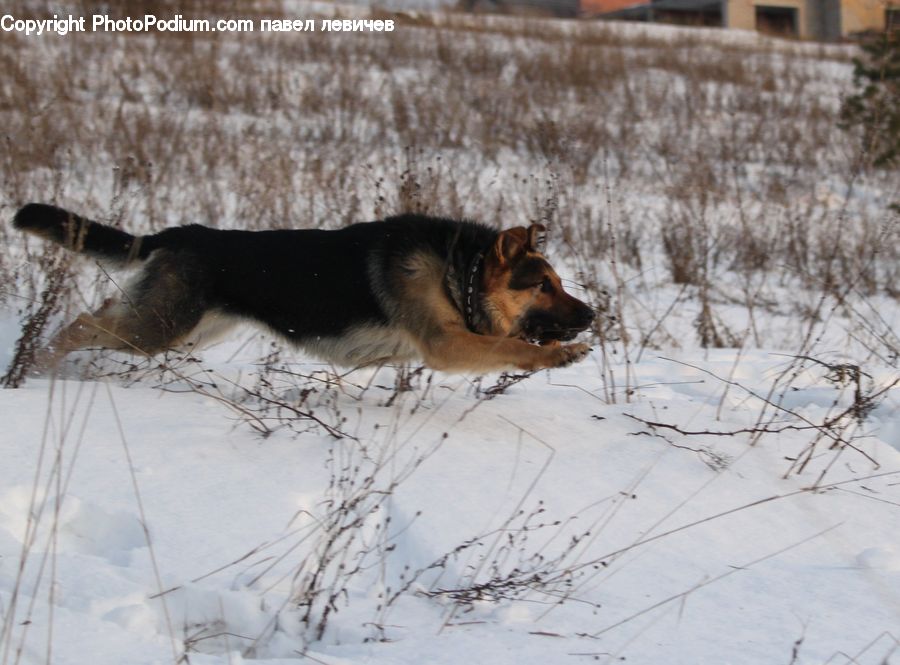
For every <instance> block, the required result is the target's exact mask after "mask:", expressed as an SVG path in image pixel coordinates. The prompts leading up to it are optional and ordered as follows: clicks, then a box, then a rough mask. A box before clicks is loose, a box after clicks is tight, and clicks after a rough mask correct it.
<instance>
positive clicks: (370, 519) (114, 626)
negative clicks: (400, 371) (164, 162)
mask: <svg viewBox="0 0 900 665" xmlns="http://www.w3.org/2000/svg"><path fill="white" fill-rule="evenodd" d="M8 329H9V326H8V325H7V326H5V327H4V330H7V331H8ZM246 341H247V340H246V339H236V340H234V341H231V342H228V343H226V344H223V345H222V346H221V347H218V348H216V349H213V350H211V351H210V352H209V353H208V354H206V355H205V356H204V361H203V367H204V368H205V369H206V370H208V371H209V372H214V373H215V374H214V375H210V374H208V373H204V374H203V377H204V381H205V382H207V383H205V384H204V385H206V388H201V389H198V390H204V391H205V390H212V388H211V387H210V384H211V382H212V381H218V382H220V383H226V382H227V379H229V378H231V379H236V378H237V375H238V374H239V373H241V372H243V373H247V374H249V373H252V372H253V371H254V362H255V361H256V360H257V359H258V358H259V357H260V352H262V351H264V348H259V347H260V346H261V343H260V340H258V339H251V340H250V341H249V343H245V342H246ZM735 360H736V358H735V352H734V351H727V350H725V351H716V352H711V353H710V354H708V355H707V356H706V357H697V356H696V355H694V354H686V355H684V356H682V357H680V358H679V357H674V358H671V359H663V358H661V357H655V356H654V357H653V358H648V359H647V360H645V361H643V362H642V363H641V364H640V365H639V366H638V367H637V368H636V376H635V380H636V384H637V388H636V389H635V393H634V395H632V398H631V403H629V404H626V403H624V400H622V399H621V397H620V399H619V402H618V403H617V404H609V403H606V402H605V401H604V400H603V399H601V398H600V397H599V395H600V394H601V393H602V390H603V388H602V386H601V381H600V379H599V377H598V375H599V368H598V360H597V358H596V357H592V358H590V359H588V360H587V361H586V362H585V363H583V364H581V365H579V366H577V367H573V368H569V369H565V370H558V371H551V372H543V373H540V374H538V375H536V376H533V377H531V378H530V379H528V380H527V381H524V382H522V383H519V384H517V385H515V386H513V387H511V388H509V389H508V390H507V391H506V393H504V394H502V395H499V396H496V397H495V398H493V399H489V400H485V399H484V396H483V395H482V396H479V395H478V394H477V393H476V391H475V388H474V387H473V384H472V382H471V380H470V379H466V378H456V377H446V376H436V377H434V380H433V381H432V382H431V383H430V385H429V386H427V387H425V386H419V387H418V388H416V389H415V390H412V391H410V392H406V393H402V394H400V395H398V396H397V397H396V400H395V401H394V402H393V404H392V405H391V406H387V405H386V402H387V401H388V399H389V398H390V396H391V395H393V388H392V384H393V378H392V376H391V372H390V371H389V370H382V371H381V372H378V373H375V374H373V373H371V371H365V370H359V371H357V372H354V373H351V374H349V375H348V376H346V377H344V379H343V381H342V384H341V385H330V386H327V387H320V388H319V394H317V395H316V396H315V397H313V398H311V399H308V400H307V402H306V405H307V406H306V408H308V409H309V410H310V411H312V412H313V413H314V414H315V415H317V416H318V417H321V418H323V419H325V420H326V422H327V423H329V424H333V425H336V426H338V427H340V429H341V431H342V432H345V433H346V436H345V437H344V438H335V437H333V436H330V435H328V434H326V433H324V432H323V431H321V430H319V431H310V432H306V433H303V434H300V435H296V434H294V433H292V432H290V431H288V430H286V429H285V430H281V431H276V432H275V433H273V434H271V435H270V436H268V437H264V438H263V437H261V436H260V435H259V434H257V433H255V432H254V431H253V429H252V428H251V427H250V426H249V425H248V424H247V423H246V422H241V419H240V418H237V417H236V415H235V414H236V412H235V411H234V410H233V409H232V408H230V407H228V406H226V405H223V404H222V403H220V402H218V401H217V400H213V399H211V398H210V397H208V396H206V395H203V394H201V393H200V392H194V391H190V392H183V391H184V390H188V386H189V385H191V384H193V385H197V381H196V380H195V381H194V382H189V381H188V380H171V381H166V382H165V386H166V387H165V389H161V388H160V387H159V386H154V385H152V384H153V381H148V380H147V377H145V378H144V380H142V381H140V382H138V383H136V384H133V385H129V386H125V385H122V384H121V383H120V382H118V381H116V380H105V381H89V382H82V381H75V380H58V381H55V382H51V381H49V380H47V379H41V380H33V381H30V382H29V383H28V384H27V385H26V386H25V387H24V388H21V389H19V390H14V391H5V392H4V393H3V394H2V398H3V400H2V403H3V410H4V428H3V433H2V436H0V450H2V455H3V459H4V461H5V463H4V464H3V466H2V469H0V487H2V488H3V492H2V495H0V556H2V559H0V562H2V567H0V593H2V596H0V597H2V600H3V608H4V619H5V621H6V624H5V630H6V632H5V640H4V650H5V651H4V658H5V659H7V660H8V661H9V662H28V663H31V662H41V663H43V662H48V661H50V662H58V663H87V662H90V663H98V664H99V663H121V662H129V663H156V662H171V661H172V660H173V659H177V658H178V657H180V656H181V654H182V653H184V652H185V650H187V653H188V654H189V659H190V662H196V663H226V662H244V660H250V659H259V660H260V661H261V662H272V663H275V662H285V661H286V660H290V659H292V658H298V657H299V656H298V652H300V651H303V652H304V653H306V654H307V658H309V659H310V660H312V661H313V662H317V661H321V662H326V663H355V662H376V663H415V662H429V663H459V662H461V661H463V660H473V659H474V660H475V661H476V662H490V663H523V662H524V663H548V662H553V663H557V662H579V661H580V660H587V661H591V662H593V661H597V660H599V661H600V662H618V661H620V660H621V659H626V660H627V661H628V662H638V663H660V662H667V663H726V662H727V663H770V662H799V663H823V662H857V663H873V664H874V663H882V662H893V659H896V654H897V649H898V646H897V642H896V639H895V636H896V633H897V620H898V616H900V592H898V588H900V587H898V584H897V582H898V580H900V549H898V546H897V536H896V534H897V528H898V526H900V518H898V512H897V511H898V502H900V489H898V488H900V452H898V451H897V450H896V449H894V448H892V447H891V446H890V445H888V443H891V442H892V443H893V444H894V445H897V444H898V440H900V427H898V424H897V405H896V402H885V403H882V404H881V405H880V406H879V407H878V408H876V409H875V410H874V412H873V413H872V414H871V415H870V416H869V417H868V419H867V420H866V423H865V426H864V428H863V429H864V430H865V432H866V436H865V437H864V438H856V439H854V442H853V445H854V447H855V448H857V449H858V450H850V449H845V448H841V449H837V450H831V449H829V445H828V444H829V443H830V442H829V441H828V440H827V439H826V440H824V441H821V442H820V443H819V447H818V449H817V450H816V451H815V452H814V454H813V455H812V461H811V462H810V464H809V466H808V467H807V469H806V470H805V471H804V472H803V473H802V474H799V475H796V476H792V477H790V478H787V479H785V477H784V476H785V474H786V473H787V472H788V470H789V469H791V468H792V466H793V465H794V464H795V462H794V461H793V460H796V459H797V458H798V457H802V456H803V455H805V454H807V453H808V452H809V446H810V441H811V439H812V438H813V437H812V436H811V432H809V431H803V430H801V431H785V432H782V433H780V434H769V435H766V436H764V437H762V438H761V439H760V440H759V442H758V443H757V444H756V445H751V440H750V436H749V435H747V434H736V435H734V436H717V435H712V434H704V435H700V434H698V435H689V436H681V435H678V434H676V433H675V432H673V431H668V430H666V429H663V428H659V427H657V428H652V427H650V426H648V425H646V424H645V423H642V422H639V421H638V420H635V419H634V418H640V419H643V420H646V421H651V422H656V423H669V424H672V425H676V426H678V427H680V428H682V429H684V430H691V431H710V432H725V431H738V430H741V429H742V428H747V427H753V426H754V423H755V419H756V416H757V414H758V410H759V407H760V402H759V401H758V400H756V399H753V398H751V397H748V391H754V392H755V393H757V394H764V393H765V392H766V390H767V389H768V386H769V384H770V382H771V380H772V377H773V375H774V374H776V373H777V372H778V371H779V370H780V369H781V368H783V366H784V365H785V359H784V358H783V357H779V356H776V355H773V354H770V353H765V352H761V351H760V352H749V353H746V354H745V355H744V356H743V357H742V358H740V359H739V361H738V362H737V363H736V364H735ZM682 363H688V364H682ZM290 369H291V370H292V371H295V372H300V373H305V372H316V371H319V372H321V371H322V368H321V367H317V366H315V365H310V364H293V363H292V364H291V365H290ZM273 371H274V370H273ZM707 372H712V373H714V374H717V375H719V376H722V377H731V379H730V380H732V381H734V382H736V383H740V384H741V386H742V388H741V389H738V388H736V387H735V386H732V387H731V389H730V390H729V391H728V392H727V394H725V385H724V384H723V383H722V382H720V381H717V380H715V379H713V378H712V377H711V375H710V374H708V373H707ZM802 374H803V376H802V378H800V379H799V380H798V381H797V382H796V383H797V386H798V389H796V390H793V391H792V394H791V395H790V396H789V397H788V398H787V399H786V400H785V401H784V402H783V406H784V407H785V408H788V409H790V410H791V411H792V412H794V413H797V414H798V415H799V416H801V417H802V418H803V419H806V420H808V421H810V422H819V421H821V420H823V419H825V418H827V415H828V414H834V411H835V409H834V402H835V400H836V398H837V396H838V394H839V392H840V391H839V390H837V389H836V388H835V387H834V386H833V385H830V384H828V383H827V382H825V381H824V380H823V379H822V372H818V371H816V370H815V369H813V370H809V371H806V372H803V373H802ZM272 376H278V374H277V372H275V373H274V374H273V375H272ZM322 376H324V374H323V375H322ZM248 385H255V383H254V382H253V381H249V382H248ZM361 385H367V386H369V387H368V388H366V389H363V388H360V387H359V386H361ZM237 392H238V391H237V390H236V389H235V388H233V387H232V388H230V389H224V393H226V394H230V395H231V396H232V397H234V398H235V402H237V403H241V404H243V406H244V407H245V408H247V409H250V410H254V412H255V413H256V414H257V415H262V414H263V413H264V411H262V410H260V409H258V403H254V402H253V401H252V400H246V399H245V400H238V399H237V398H236V397H235V395H236V393H237ZM275 392H277V393H278V394H280V395H282V396H285V392H284V391H283V390H281V389H279V390H276V391H275ZM723 395H724V398H723ZM284 398H285V399H286V400H290V399H291V396H290V395H288V396H286V397H284ZM293 403H295V404H296V403H297V402H296V401H295V402H293ZM782 415H783V414H782ZM282 417H283V418H286V416H282ZM783 420H784V419H783V418H782V417H779V418H776V420H775V424H773V428H777V423H781V422H783ZM271 422H275V421H271ZM307 422H308V421H306V422H303V421H300V422H296V423H295V424H296V425H301V426H302V428H305V426H306V423H307ZM145 527H146V530H145ZM23 557H24V566H21V567H20V563H22V562H23ZM314 575H318V578H317V582H315V583H314V582H313V581H312V577H313V576H314ZM311 589H315V593H313V592H312V591H311ZM304 598H305V599H306V602H311V606H309V607H311V610H312V611H311V614H310V616H309V617H307V616H306V611H307V609H308V606H307V605H305V604H304V603H303V600H302V599H304ZM298 599H300V602H298ZM329 606H331V607H332V613H327V612H326V608H327V607H329ZM320 629H322V631H321V635H320ZM792 654H796V655H792ZM792 658H793V659H794V660H793V661H792ZM851 658H852V660H851ZM242 659H243V660H242Z"/></svg>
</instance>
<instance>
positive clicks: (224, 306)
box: [13, 203, 594, 372]
mask: <svg viewBox="0 0 900 665" xmlns="http://www.w3.org/2000/svg"><path fill="white" fill-rule="evenodd" d="M13 224H14V225H15V227H16V228H18V229H22V230H24V231H27V232H29V233H32V234H34V235H37V236H40V237H42V238H46V239H49V240H52V241H54V242H57V243H60V244H61V245H63V246H64V247H66V248H67V249H70V250H73V251H76V252H82V253H84V254H87V255H88V256H92V257H94V258H96V259H99V260H100V261H101V262H105V263H107V264H112V265H113V266H118V267H128V266H133V265H135V264H138V263H141V264H142V268H141V271H140V272H139V273H138V275H137V276H136V278H135V279H134V280H133V281H132V282H131V284H130V285H129V286H128V287H127V288H125V289H124V292H123V293H122V295H121V296H120V297H117V298H110V299H108V300H107V301H106V302H105V303H104V304H103V306H102V307H100V309H98V310H97V311H96V312H94V313H93V314H88V313H84V314H81V315H80V316H79V317H78V318H77V319H76V320H75V321H74V322H73V323H71V324H70V325H69V326H68V327H66V328H64V329H63V330H62V331H61V332H60V333H59V334H58V335H56V337H55V338H54V339H53V340H52V341H51V342H50V344H49V346H48V348H47V349H46V350H45V351H44V353H43V356H42V358H41V360H40V361H39V364H41V365H43V366H45V367H52V366H54V365H56V364H57V363H58V362H59V361H60V360H61V359H62V358H63V356H65V355H66V354H67V353H69V352H71V351H75V350H77V349H82V348H86V347H105V348H109V349H120V350H130V351H133V352H137V353H141V354H145V355H152V354H155V353H159V352H161V351H165V350H166V349H169V348H172V347H176V346H178V345H179V344H184V343H186V342H188V341H189V340H191V339H192V338H196V336H197V335H198V334H201V336H202V333H203V331H208V330H209V329H210V328H211V327H219V328H221V327H222V324H223V322H224V323H231V322H235V321H238V320H241V319H245V320H246V319H249V320H253V321H256V322H258V323H262V324H264V325H265V326H267V327H268V328H270V329H271V330H273V331H275V332H276V333H278V334H279V335H281V336H283V337H285V338H287V339H288V340H289V341H291V342H293V343H294V344H296V345H297V346H300V347H302V348H303V349H305V350H307V351H308V352H310V353H311V354H313V355H315V356H317V357H319V358H322V359H324V360H328V361H330V362H333V363H335V364H337V365H343V366H351V367H352V366H361V365H366V364H370V363H380V362H385V361H391V360H399V361H402V360H411V359H416V358H418V359H422V360H424V362H425V364H427V365H428V366H429V367H431V368H433V369H438V370H445V371H451V372H488V371H492V370H503V369H512V368H517V369H520V370H535V369H540V368H544V367H562V366H565V365H569V364H571V363H573V362H576V361H578V360H581V359H582V358H584V357H585V356H586V355H587V353H588V351H589V350H590V349H589V348H588V346H587V345H586V344H566V345H564V344H560V342H565V341H569V340H572V339H574V338H575V336H576V335H577V334H578V333H579V332H581V331H583V330H585V329H587V328H588V327H589V326H590V325H591V322H592V321H593V319H594V312H593V310H592V309H591V308H590V307H588V306H587V305H586V304H585V303H583V302H581V301H580V300H578V299H576V298H573V297H572V296H571V295H569V294H567V293H566V292H565V291H564V290H563V287H562V284H561V283H560V279H559V276H558V275H557V274H556V273H555V272H554V271H553V269H552V268H551V267H550V264H549V263H547V260H546V259H545V258H544V257H543V256H542V255H541V254H540V253H539V252H538V250H537V244H538V236H539V233H540V232H542V231H543V230H544V227H542V226H540V225H538V224H534V225H532V226H530V227H528V228H526V227H523V226H519V227H515V228H512V229H507V230H506V231H502V232H498V231H496V230H494V229H491V228H489V227H487V226H484V225H482V224H478V223H475V222H470V221H455V220H450V219H440V218H431V217H424V216H420V215H401V216H398V217H391V218H389V219H386V220H383V221H378V222H365V223H360V224H353V225H352V226H348V227H346V228H343V229H339V230H336V231H323V230H316V229H311V230H272V231H226V230H219V229H214V228H210V227H206V226H201V225H198V224H191V225H189V226H181V227H175V228H168V229H165V230H163V231H161V232H159V233H155V234H153V235H146V236H134V235H131V234H129V233H126V232H125V231H121V230H119V229H116V228H113V227H111V226H106V225H103V224H99V223H97V222H93V221H90V220H88V219H85V218H83V217H80V216H78V215H75V214H73V213H70V212H68V211H66V210H63V209H61V208H57V207H55V206H50V205H44V204H38V203H30V204H28V205H26V206H25V207H23V208H22V209H21V210H19V212H18V213H17V214H16V216H15V218H14V220H13Z"/></svg>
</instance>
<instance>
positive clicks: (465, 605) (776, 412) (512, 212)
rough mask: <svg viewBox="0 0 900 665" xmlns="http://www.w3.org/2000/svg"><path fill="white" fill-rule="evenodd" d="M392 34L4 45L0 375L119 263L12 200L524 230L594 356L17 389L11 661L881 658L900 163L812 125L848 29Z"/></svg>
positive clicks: (269, 218)
mask: <svg viewBox="0 0 900 665" xmlns="http://www.w3.org/2000/svg"><path fill="white" fill-rule="evenodd" d="M89 4H90V3H71V5H68V4H65V3H54V4H53V7H54V8H56V7H57V6H58V5H65V6H66V7H68V8H69V9H68V11H72V12H74V13H78V12H84V11H87V10H86V9H84V8H85V7H86V6H87V5H89ZM12 5H13V7H14V8H13V9H12V10H10V11H13V12H14V13H19V12H21V13H22V14H23V15H24V14H27V13H28V12H31V11H39V10H40V4H39V3H35V2H13V3H12ZM143 5H146V9H147V11H155V12H157V13H158V14H159V15H161V16H162V15H166V14H167V13H174V11H172V8H173V7H175V6H176V5H175V4H173V3H167V2H164V1H162V0H159V1H158V2H152V1H150V0H148V1H147V2H145V3H143ZM195 6H196V8H197V9H196V12H197V13H198V14H199V15H203V16H207V15H213V12H215V11H218V9H217V4H216V3H214V2H198V3H197V4H196V5H195ZM54 11H58V10H56V9H54ZM141 11H142V12H143V11H144V9H142V10H141ZM366 12H367V10H365V9H362V8H360V7H340V6H335V5H330V4H326V3H315V4H312V3H310V4H307V3H302V2H289V3H288V2H286V3H284V4H280V3H275V2H256V3H246V4H245V5H242V9H241V11H240V12H238V13H236V14H233V15H235V16H251V17H254V18H256V19H259V18H260V17H263V16H282V15H286V16H290V17H304V18H306V17H316V18H319V17H324V16H327V17H331V16H340V17H343V16H351V15H353V16H357V15H366ZM376 15H377V16H379V17H381V18H392V19H393V20H396V21H397V30H396V31H395V32H393V33H391V34H384V33H381V34H327V33H320V32H316V33H309V34H305V33H304V34H289V35H286V34H271V33H270V34H261V33H253V34H226V33H218V34H215V35H210V34H207V35H199V34H194V35H134V34H130V35H125V34H118V35H104V34H89V35H67V36H65V37H61V36H57V35H48V36H44V37H41V38H34V37H32V38H27V39H26V38H25V37H24V36H20V35H15V34H12V33H3V35H2V41H0V71H2V72H3V73H2V74H0V126H2V127H3V131H2V138H3V141H4V143H3V148H2V150H0V175H2V177H0V217H2V219H3V220H4V222H3V224H2V225H0V242H2V244H3V246H4V248H5V249H4V251H3V252H2V253H0V371H3V372H8V373H7V378H9V377H10V376H12V375H13V374H14V373H15V371H14V370H15V367H16V366H17V363H19V364H21V354H20V351H21V348H22V344H21V337H22V336H23V331H30V335H31V338H33V339H35V340H41V339H46V338H47V337H48V336H49V335H50V334H52V332H53V331H54V330H55V329H56V328H57V327H58V326H59V325H61V324H62V323H63V322H64V321H65V320H67V319H69V318H71V317H72V316H74V315H75V314H76V313H78V312H80V311H82V310H84V309H89V308H91V307H95V306H97V305H98V303H100V302H101V301H102V300H103V298H104V297H106V296H108V295H110V294H112V293H114V292H115V291H116V289H117V288H118V285H119V284H120V283H121V280H122V279H124V277H125V276H124V275H121V274H119V273H109V272H107V271H106V270H105V269H104V268H102V267H99V266H97V265H95V264H93V263H92V262H90V261H88V260H85V259H81V258H77V259H74V260H69V259H67V258H65V257H63V255H62V254H60V253H58V252H57V251H56V250H54V249H52V248H47V247H45V246H43V245H42V244H40V243H39V242H37V241H35V240H34V239H30V240H26V239H25V238H24V237H23V236H21V235H19V234H18V233H16V232H15V231H14V230H13V229H12V228H11V226H10V225H9V224H8V223H6V220H8V219H10V218H11V217H12V215H13V213H14V212H15V210H16V209H17V207H18V206H20V205H21V204H23V203H25V202H27V201H33V200H36V201H45V202H55V203H58V204H60V205H64V206H67V207H70V208H72V209H73V210H76V211H78V212H81V213H83V214H86V215H89V216H92V217H94V218H97V219H100V220H103V221H106V222H107V223H113V224H120V225H122V226H123V228H126V229H129V230H134V231H144V232H147V231H151V230H158V229H160V228H163V227H164V226H166V225H174V224H179V223H187V222H200V223H205V224H210V225H214V226H219V227H226V228H251V229H258V228H276V227H292V228H308V227H324V228H335V227H339V226H341V225H343V224H346V223H349V222H352V221H361V220H371V219H377V218H379V217H382V216H384V215H387V214H391V213H393V212H397V211H400V210H412V211H417V212H426V213H433V214H443V215H451V216H466V217H470V218H475V219H480V220H482V221H485V222H488V223H492V224H496V225H497V226H498V227H509V226H513V225H518V224H526V223H529V222H541V223H544V224H545V225H547V226H548V228H549V237H548V248H547V253H548V255H549V256H550V257H551V260H552V262H553V263H554V265H555V266H557V267H558V268H559V272H560V273H561V274H562V275H563V276H564V277H565V278H566V280H567V281H566V283H567V288H568V289H569V290H570V291H572V292H573V293H574V294H575V295H577V296H578V297H580V298H583V299H585V300H587V301H588V302H590V303H591V304H592V305H594V306H595V307H597V308H598V309H599V310H601V312H602V313H601V315H600V316H599V317H598V320H597V322H596V325H595V326H594V327H593V328H592V330H591V331H589V332H588V333H585V334H584V335H583V339H584V340H585V341H589V342H590V343H591V344H592V345H593V348H594V350H593V352H592V354H591V355H590V356H589V357H588V358H587V359H586V360H585V361H583V362H581V363H579V364H578V365H576V366H573V367H569V368H565V369H560V370H551V371H543V372H538V373H535V374H533V375H531V376H520V375H490V376H485V377H475V376H453V375H446V374H441V373H433V372H431V371H429V370H427V369H424V368H420V367H417V366H410V367H382V368H359V369H355V370H348V369H346V368H334V367H330V366H328V365H323V364H321V363H319V362H317V361H316V360H315V359H312V358H305V357H303V356H301V355H299V354H297V353H296V352H295V351H293V350H291V349H289V348H286V347H284V346H283V345H282V344H281V342H280V341H279V340H277V339H273V338H272V337H270V336H269V335H268V334H267V333H265V332H263V331H260V330H258V329H254V328H252V327H243V328H239V329H237V330H236V331H235V332H234V333H233V335H232V336H230V337H228V338H226V339H224V340H221V341H220V342H218V343H217V344H215V345H213V346H211V347H209V348H205V349H200V350H193V351H191V352H187V351H178V350H176V351H172V352H170V353H168V354H166V356H165V357H156V358H153V359H150V360H148V359H137V358H132V357H130V356H127V355H119V354H114V353H109V352H103V351H90V352H87V351H86V352H82V353H79V354H74V355H73V356H72V357H71V359H70V360H69V361H68V363H67V364H66V366H65V367H64V368H62V370H61V372H60V373H59V374H58V375H56V376H31V375H27V374H26V376H25V377H24V381H22V382H21V383H20V385H19V387H17V388H15V389H8V390H2V391H0V423H2V426H0V460H2V463H0V631H2V632H0V663H2V665H12V664H19V663H22V664H29V665H31V664H38V663H40V664H45V663H58V664H78V665H88V664H89V665H119V664H121V663H129V664H135V665H143V664H147V665H149V664H151V663H195V664H199V665H213V664H215V665H220V664H221V665H225V664H231V663H248V662H259V663H260V664H261V665H262V664H266V665H268V664H272V665H274V664H275V663H288V662H308V663H325V664H327V665H350V664H357V663H378V664H397V665H419V664H424V663H428V664H432V663H433V664H447V665H450V664H452V665H458V664H459V663H466V662H471V663H485V664H491V665H494V664H498V665H499V664H507V663H508V664H510V665H511V664H516V665H532V664H533V665H545V664H548V663H549V664H554V665H555V664H565V663H573V664H577V663H588V662H590V663H597V662H599V663H619V662H625V663H637V664H650V665H660V664H663V663H664V664H666V665H669V664H685V665H688V664H690V665H693V664H715V665H720V664H723V665H724V664H734V665H738V664H748V665H749V664H757V663H761V664H769V663H782V664H785V665H788V664H796V665H801V664H803V665H813V664H822V663H828V664H829V665H845V664H850V663H852V664H854V665H880V664H887V665H896V664H900V535H898V534H900V397H898V395H900V392H898V388H900V339H898V333H897V331H898V330H900V306H898V297H900V289H898V283H900V234H898V225H900V219H898V215H897V213H896V212H895V211H892V210H891V208H890V204H892V203H895V202H897V201H900V177H898V173H897V171H884V170H877V169H873V168H871V166H870V165H869V164H868V163H867V162H866V154H865V152H864V151H863V150H861V149H860V143H859V136H858V135H857V134H855V133H854V132H852V131H844V130H841V129H839V128H838V127H837V117H838V110H839V108H840V101H841V97H842V95H845V94H847V93H849V92H850V91H851V90H852V62H851V59H852V57H853V55H854V54H855V51H854V49H853V47H851V46H823V45H818V44H803V43H797V42H779V41H775V40H771V39H766V38H762V37H758V36H756V35H753V34H746V33H731V32H722V31H714V30H702V29H696V30H689V29H679V28H672V27H665V26H638V25H628V24H597V23H589V22H565V21H555V20H546V19H535V18H529V19H523V18H513V17H499V16H493V17H479V16H466V15H459V14H453V13H433V14H432V13H427V12H420V13H413V12H406V13H402V14H389V13H386V12H377V13H376Z"/></svg>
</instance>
